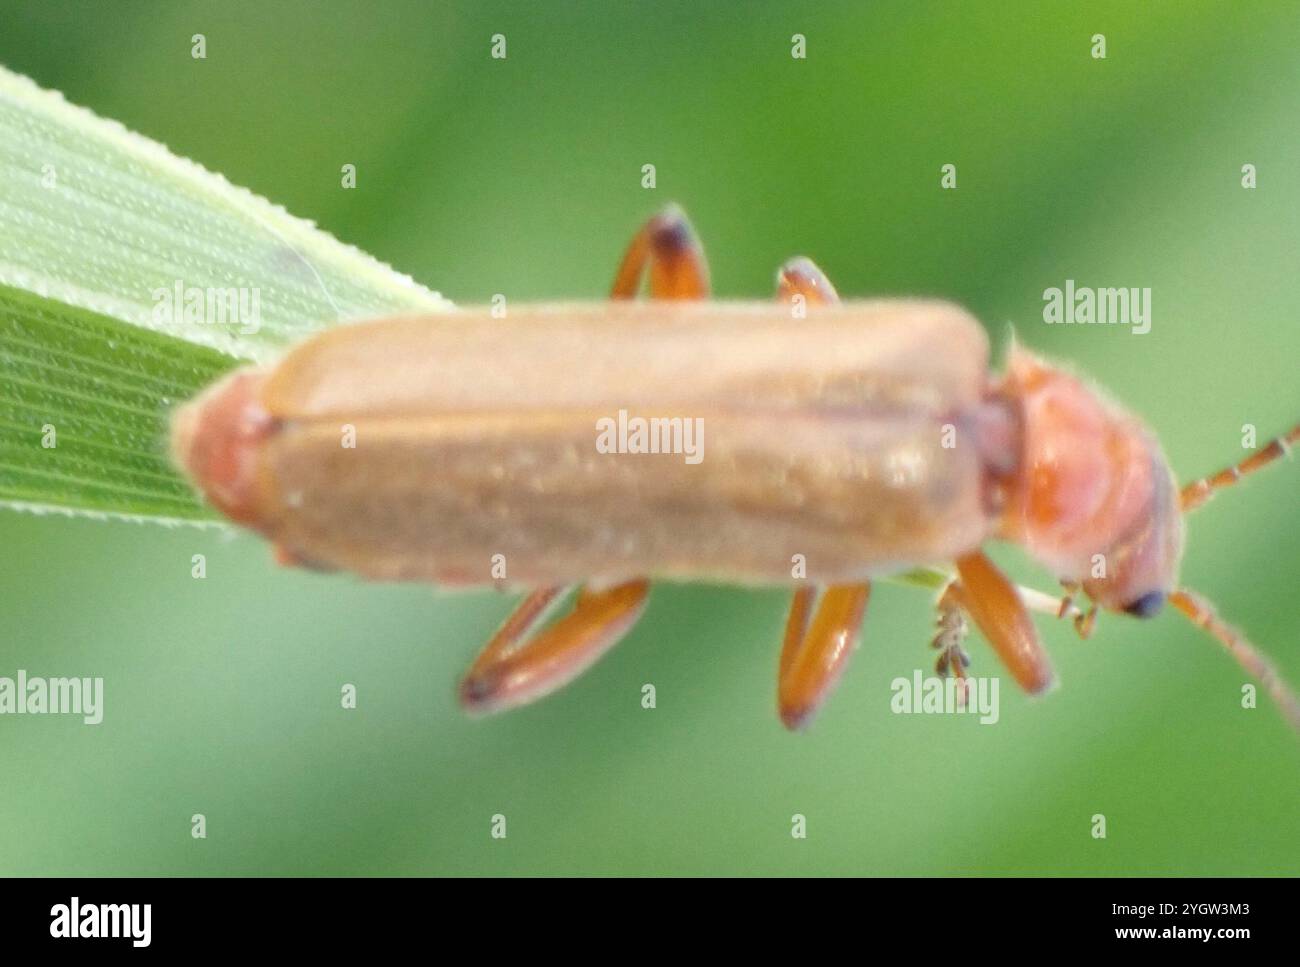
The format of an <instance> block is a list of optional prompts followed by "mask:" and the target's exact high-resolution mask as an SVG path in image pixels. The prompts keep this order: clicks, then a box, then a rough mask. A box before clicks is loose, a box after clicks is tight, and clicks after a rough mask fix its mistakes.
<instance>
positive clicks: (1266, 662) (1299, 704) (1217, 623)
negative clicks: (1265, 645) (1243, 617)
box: [1169, 588, 1300, 733]
mask: <svg viewBox="0 0 1300 967" xmlns="http://www.w3.org/2000/svg"><path fill="white" fill-rule="evenodd" d="M1169 603H1170V604H1172V605H1173V606H1174V607H1175V608H1177V609H1178V610H1179V611H1181V612H1182V613H1183V614H1185V615H1186V616H1187V618H1188V620H1190V621H1191V622H1192V623H1193V624H1195V625H1197V626H1198V627H1200V628H1204V629H1205V630H1206V631H1208V632H1209V633H1210V634H1211V635H1213V636H1214V638H1215V640H1216V641H1218V642H1219V644H1221V645H1223V647H1224V648H1225V649H1227V651H1228V654H1230V655H1232V657H1233V658H1235V659H1237V664H1239V665H1240V666H1241V667H1242V668H1244V669H1245V670H1246V672H1247V673H1248V674H1249V675H1250V676H1251V677H1253V678H1255V679H1257V680H1258V681H1259V683H1260V684H1261V685H1263V686H1264V688H1265V689H1266V690H1267V691H1268V694H1269V696H1270V697H1271V698H1272V699H1273V701H1274V702H1276V703H1277V707H1278V708H1279V709H1280V710H1281V712H1282V714H1283V715H1284V716H1286V720H1287V722H1288V723H1290V725H1291V728H1293V729H1294V730H1295V731H1296V732H1297V733H1300V697H1297V696H1296V693H1295V691H1294V690H1293V689H1292V688H1291V686H1290V685H1288V684H1287V683H1286V681H1285V679H1283V678H1282V675H1281V673H1280V672H1279V671H1278V670H1277V666H1276V665H1274V664H1273V662H1272V661H1271V660H1270V659H1268V658H1267V657H1265V656H1264V655H1263V654H1261V653H1260V652H1258V651H1256V650H1255V646H1254V645H1252V644H1251V643H1250V642H1249V641H1247V640H1246V636H1245V635H1243V634H1242V633H1241V632H1240V631H1238V630H1237V629H1236V628H1234V627H1232V625H1230V624H1228V623H1227V622H1226V621H1224V620H1223V619H1222V618H1220V617H1219V615H1218V613H1217V612H1216V611H1215V610H1214V605H1212V604H1210V602H1208V601H1206V600H1205V599H1204V598H1202V597H1201V596H1200V595H1199V594H1196V593H1194V592H1192V591H1188V590H1187V589H1186V588H1179V589H1177V590H1176V591H1173V592H1172V593H1171V594H1170V595H1169Z"/></svg>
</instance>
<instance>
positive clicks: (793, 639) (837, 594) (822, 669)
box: [776, 257, 871, 729]
mask: <svg viewBox="0 0 1300 967" xmlns="http://www.w3.org/2000/svg"><path fill="white" fill-rule="evenodd" d="M776 297H777V300H778V301H780V302H787V303H789V304H790V305H791V307H792V308H793V307H798V306H800V305H830V304H832V303H835V302H838V301H839V295H838V294H837V293H836V291H835V287H834V286H833V285H831V282H830V280H829V279H828V278H826V276H825V274H824V273H823V272H822V270H821V269H819V268H817V266H816V265H814V264H813V263H812V262H811V261H810V260H809V259H806V258H802V257H800V258H793V259H790V261H788V262H786V263H785V264H784V265H782V266H781V268H780V269H779V270H778V271H777V276H776ZM870 596H871V584H870V583H869V582H866V581H863V582H862V583H860V584H843V585H835V586H832V587H828V588H825V589H823V590H821V591H820V593H819V592H818V589H817V588H812V587H809V588H800V589H799V590H798V591H796V592H795V593H794V600H793V601H792V602H791V603H790V614H789V617H788V618H787V619H786V624H785V640H784V642H783V643H782V646H781V662H780V667H779V672H778V682H777V710H778V712H779V714H780V716H781V722H782V723H783V724H784V725H785V726H786V728H789V729H798V728H801V727H802V726H804V725H806V724H807V722H808V720H809V719H810V718H811V717H812V715H813V713H814V712H816V711H817V708H818V707H819V706H820V705H821V703H822V702H823V701H824V700H825V698H826V696H827V695H828V694H830V691H831V689H832V688H834V687H835V684H836V683H837V682H838V681H839V679H840V675H841V674H843V672H844V668H845V666H846V665H847V663H848V658H849V655H850V654H851V653H852V651H853V648H854V647H855V646H856V644H857V640H858V634H859V632H860V631H861V628H862V619H863V616H864V614H865V612H866V607H867V600H868V598H870ZM814 606H815V607H816V611H815V613H814V610H813V609H814Z"/></svg>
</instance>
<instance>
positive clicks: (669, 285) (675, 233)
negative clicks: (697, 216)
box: [610, 205, 709, 300]
mask: <svg viewBox="0 0 1300 967" xmlns="http://www.w3.org/2000/svg"><path fill="white" fill-rule="evenodd" d="M647 270H648V274H649V276H650V280H649V289H650V298H652V299H669V300H681V299H707V298H708V297H709V265H708V262H707V261H706V260H705V258H704V249H703V248H702V247H701V246H700V243H699V240H698V239H697V238H696V237H695V230H694V229H692V228H691V223H690V221H688V220H687V218H686V213H685V212H683V211H682V210H681V209H680V208H678V207H677V206H676V205H669V206H668V207H667V208H665V209H664V210H663V211H661V212H660V213H659V214H658V215H655V216H653V217H651V218H650V220H649V221H647V222H646V223H645V224H644V225H643V226H641V230H640V231H639V232H637V233H636V235H635V236H633V238H632V242H631V244H630V245H628V247H627V252H626V253H625V254H624V256H623V261H622V262H621V263H620V264H619V267H618V272H617V273H616V274H615V276H614V285H613V287H612V288H611V290H610V297H611V298H614V299H632V298H635V297H636V294H637V290H638V289H640V287H641V277H642V276H643V275H645V274H647Z"/></svg>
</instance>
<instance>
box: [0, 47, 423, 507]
mask: <svg viewBox="0 0 1300 967" xmlns="http://www.w3.org/2000/svg"><path fill="white" fill-rule="evenodd" d="M224 293H230V294H232V295H233V296H234V299H239V298H241V297H242V298H243V299H244V300H245V302H244V306H245V308H246V309H247V308H250V307H253V306H255V307H256V310H257V311H256V314H249V313H247V312H245V313H244V314H243V315H239V314H233V315H230V316H222V315H221V314H220V313H219V312H217V311H214V310H216V309H217V308H219V307H220V296H221V295H222V294H224ZM213 299H215V300H216V301H211V300H213ZM230 304H231V305H232V306H233V305H236V304H237V303H236V302H235V301H234V300H232V301H231V303H230ZM187 306H188V307H190V311H189V312H188V313H187V312H186V308H187ZM448 306H449V304H448V303H447V302H446V301H445V300H443V299H442V298H441V297H440V296H438V295H437V294H436V293H434V292H431V291H429V290H428V289H425V288H423V287H422V286H420V285H418V284H416V283H415V282H413V281H412V280H411V279H409V278H407V277H406V276H403V275H400V274H398V273H396V272H394V271H393V270H392V269H390V268H388V267H387V266H385V265H383V264H381V263H379V262H377V261H376V260H374V259H373V258H371V257H370V256H368V255H365V254H364V253H362V252H360V251H358V250H357V249H354V248H351V247H349V246H346V245H343V244H341V243H339V242H338V241H336V240H335V239H333V238H331V237H330V236H329V235H327V234H325V233H323V232H321V231H319V230H317V229H316V228H314V227H313V226H312V225H311V224H309V223H308V222H305V221H303V220H301V219H297V218H294V217H292V216H290V215H288V214H287V213H286V212H285V211H284V210H283V209H281V208H279V207H277V206H275V205H273V204H271V203H270V202H267V201H266V200H264V199H262V198H259V197H257V196H255V195H253V194H252V193H250V192H248V191H246V190H244V189H242V188H238V187H235V186H233V185H231V184H229V183H228V182H227V181H226V180H225V179H224V178H222V177H220V176H219V175H215V174H212V173H210V172H208V171H205V170H204V169H203V168H201V167H200V166H198V165H197V164H194V163H193V162H191V161H187V160H185V159H183V158H178V157H176V156H175V155H173V154H171V153H170V152H169V151H167V149H166V148H165V147H163V146H162V145H160V144H158V143H156V142H153V141H150V140H149V139H147V138H144V137H142V136H141V135H138V134H135V133H133V132H131V131H128V130H126V129H125V128H124V127H122V126H121V125H120V124H117V123H115V122H112V121H108V120H104V119H102V118H98V117H96V116H94V115H93V114H91V113H90V112H89V111H86V110H84V109H81V108H78V107H75V106H73V105H70V104H68V103H67V102H66V101H64V100H63V98H62V97H61V96H60V95H58V94H56V93H54V92H50V91H45V90H42V89H41V88H39V87H37V86H36V85H35V84H34V83H32V82H31V81H29V80H28V79H26V78H24V77H20V76H18V75H16V74H13V73H10V72H8V71H5V70H4V69H2V68H0V506H9V507H18V508H24V509H34V510H41V509H48V510H63V511H66V512H73V513H77V512H84V513H107V514H115V515H125V516H136V517H148V518H156V519H171V520H197V519H201V518H203V517H206V516H208V514H207V511H205V509H204V508H203V507H202V506H201V505H200V504H199V503H198V502H197V501H196V499H195V498H194V496H193V495H192V493H191V492H190V489H189V488H188V487H187V486H186V484H185V483H184V481H182V480H181V479H180V478H179V477H178V476H177V475H176V473H175V472H174V470H173V469H172V468H171V466H170V462H169V460H168V458H167V453H166V424H167V419H168V413H169V411H170V408H171V406H172V405H173V404H174V403H176V402H178V401H180V400H183V399H185V398H188V397H189V396H192V395H193V394H194V393H195V392H197V391H198V390H199V389H200V388H202V387H203V386H204V385H205V384H207V383H208V382H210V381H211V380H212V379H213V377H214V376H216V375H218V374H219V373H221V372H222V371H224V370H226V369H229V368H231V367H232V366H234V365H236V364H237V363H238V362H239V361H240V360H265V359H268V358H271V357H272V356H273V355H274V354H275V353H276V352H277V351H278V350H280V349H281V348H282V347H284V346H285V345H288V344H290V343H292V342H294V341H296V340H298V339H300V338H302V337H303V336H304V335H306V334H308V333H310V332H313V331H315V330H317V329H320V328H322V327H324V326H328V325H331V324H334V323H337V322H340V321H344V320H348V319H357V318H365V317H372V316H380V315H387V314H393V313H398V312H428V311H437V310H440V309H444V308H447V307H448ZM50 427H52V428H53V438H52V439H51V437H50V434H49V431H48V429H47V428H50ZM50 442H54V444H55V445H54V446H48V444H49V443H50ZM43 444H44V445H43Z"/></svg>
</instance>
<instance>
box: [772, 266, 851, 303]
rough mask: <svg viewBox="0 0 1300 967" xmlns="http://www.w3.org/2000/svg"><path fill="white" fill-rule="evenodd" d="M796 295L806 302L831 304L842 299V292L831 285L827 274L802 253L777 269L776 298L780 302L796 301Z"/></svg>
mask: <svg viewBox="0 0 1300 967" xmlns="http://www.w3.org/2000/svg"><path fill="white" fill-rule="evenodd" d="M795 296H803V297H804V300H805V301H806V302H811V303H819V304H822V305H830V304H832V303H836V302H839V301H840V294H839V293H838V292H836V291H835V286H833V285H831V280H830V279H828V278H826V274H825V273H824V272H822V270H821V269H819V268H817V266H816V265H815V264H813V261H812V259H807V258H804V257H803V256H802V255H801V256H799V257H797V258H793V259H790V261H788V262H786V263H785V264H784V265H782V266H781V268H780V269H778V270H777V273H776V298H777V301H778V302H789V303H794V300H795Z"/></svg>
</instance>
